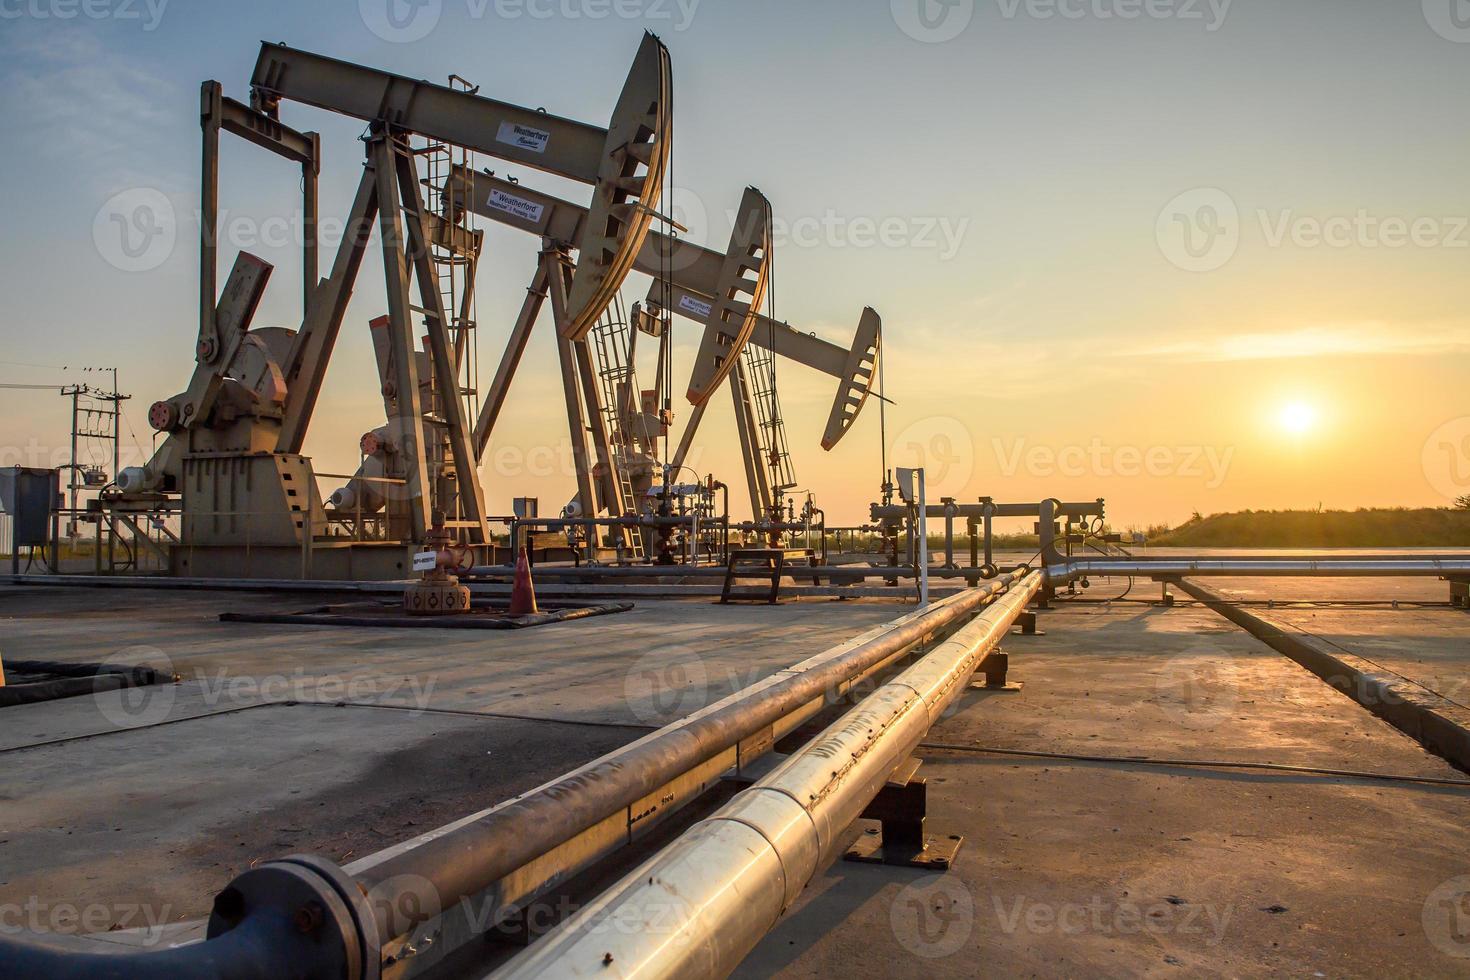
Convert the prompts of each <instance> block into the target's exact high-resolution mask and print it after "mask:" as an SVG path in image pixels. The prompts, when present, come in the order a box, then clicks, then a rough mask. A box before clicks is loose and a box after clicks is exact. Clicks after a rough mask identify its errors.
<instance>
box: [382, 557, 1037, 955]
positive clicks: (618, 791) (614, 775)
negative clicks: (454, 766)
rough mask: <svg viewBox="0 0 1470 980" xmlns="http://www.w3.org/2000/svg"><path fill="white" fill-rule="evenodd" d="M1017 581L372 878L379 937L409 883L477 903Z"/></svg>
mask: <svg viewBox="0 0 1470 980" xmlns="http://www.w3.org/2000/svg"><path fill="white" fill-rule="evenodd" d="M1010 581H1011V577H1010V576H1005V577H1002V578H999V579H996V580H995V581H993V582H990V583H987V584H986V585H984V586H981V587H979V588H975V589H970V590H967V591H965V592H962V593H959V594H958V595H956V596H953V597H951V598H950V599H948V600H946V601H945V602H944V603H943V604H940V605H936V606H931V607H930V608H929V609H927V610H925V611H924V612H922V613H919V614H918V615H916V616H913V617H911V618H909V619H907V620H905V621H902V623H903V624H902V625H901V626H898V627H897V628H895V629H892V630H890V631H888V632H886V633H883V634H882V635H880V636H878V637H875V638H874V639H872V640H869V641H868V642H866V643H862V644H860V645H858V646H855V647H853V648H852V649H850V650H848V651H847V652H845V653H843V654H842V655H841V656H838V657H835V658H833V659H831V660H829V661H826V662H824V663H822V664H819V665H817V666H815V667H813V668H812V669H810V670H805V671H803V672H801V673H799V674H794V675H791V676H789V677H786V678H784V679H782V680H780V681H778V682H776V683H774V684H771V685H769V686H767V687H764V688H763V689H762V690H761V691H760V692H759V694H758V696H755V697H751V698H748V699H741V700H735V701H732V702H730V703H728V704H726V705H724V706H723V707H720V708H717V709H716V710H714V711H710V712H708V713H703V714H699V715H696V716H694V717H692V718H689V719H686V720H685V721H683V722H681V723H676V724H675V725H673V726H669V728H667V729H663V730H660V731H659V732H656V733H654V734H653V735H650V736H648V737H646V738H644V739H640V740H639V741H637V742H634V743H633V744H632V745H629V746H626V747H625V748H623V749H620V750H618V751H617V752H613V753H611V754H609V755H606V756H604V757H603V758H602V759H600V760H598V761H597V762H595V763H592V764H591V765H589V766H585V767H583V768H582V769H580V770H578V771H577V772H575V773H573V774H570V775H568V776H566V777H563V778H562V779H560V780H557V781H556V782H553V783H548V784H546V785H545V786H543V787H541V788H540V789H538V790H535V791H533V792H531V793H528V794H526V795H525V796H523V797H520V798H519V799H516V800H513V801H511V802H510V803H508V804H506V805H505V806H503V807H500V808H497V809H495V810H492V811H490V812H488V813H486V814H485V815H484V816H482V817H480V818H479V819H477V820H474V821H472V822H470V823H467V824H463V825H457V826H454V827H453V828H452V829H449V830H447V831H446V832H445V833H443V834H442V835H441V836H438V837H435V838H434V839H432V840H428V841H425V842H424V843H422V844H421V845H420V846H418V847H415V848H413V849H412V850H411V851H405V852H404V853H402V854H399V855H396V856H394V857H392V858H389V859H388V860H386V861H383V862H382V863H380V864H378V865H376V866H374V867H373V868H371V869H368V870H366V871H364V872H363V873H362V874H360V875H359V876H358V881H359V883H360V884H361V885H362V887H363V888H364V889H365V890H372V891H373V894H374V895H375V896H377V898H378V900H377V901H375V903H374V912H375V914H376V915H377V917H378V922H377V926H378V934H379V935H381V936H383V937H384V938H385V939H386V938H388V937H397V936H400V935H402V934H404V933H405V932H407V931H408V930H409V929H410V928H412V925H413V923H411V922H410V921H408V920H407V918H406V917H405V916H404V915H403V913H402V911H401V910H402V909H404V908H411V907H412V906H413V898H414V896H413V895H412V894H404V895H399V894H397V892H396V891H395V890H396V889H398V888H400V887H401V886H402V885H403V883H405V882H406V883H407V884H408V886H409V887H419V886H421V884H422V883H423V882H424V881H427V882H428V883H429V884H430V885H432V887H433V889H434V891H435V893H436V894H437V896H438V898H439V900H440V902H441V905H442V907H445V908H447V907H449V906H450V905H451V904H453V903H457V902H459V901H460V900H461V899H463V898H468V897H471V896H474V895H476V894H478V893H479V892H481V891H482V890H484V889H485V888H487V887H488V886H490V885H491V884H493V883H494V882H496V881H498V880H499V879H501V878H502V877H504V876H505V875H507V874H509V873H511V872H512V871H515V870H517V869H518V868H521V867H522V866H524V865H526V864H527V863H529V862H530V861H532V860H533V859H535V858H537V857H539V856H541V855H542V854H545V853H546V852H548V851H550V850H552V849H553V848H555V847H557V846H559V845H561V844H563V843H565V842H566V841H568V840H571V839H572V838H573V837H575V836H576V835H577V834H578V833H580V832H582V831H584V830H586V829H587V828H589V827H592V826H594V825H595V824H597V823H599V822H600V821H602V820H605V819H607V818H608V817H610V816H611V815H613V814H615V813H618V812H619V811H621V810H624V809H626V808H627V807H629V806H631V805H633V804H634V803H636V802H638V801H639V800H642V799H644V798H645V797H647V796H648V795H649V794H651V793H653V792H654V791H655V790H657V789H659V788H660V787H661V786H663V785H665V784H666V783H668V782H669V781H670V780H672V779H674V778H675V777H677V776H678V775H680V774H681V773H684V772H687V771H688V770H690V769H692V768H694V767H695V766H698V765H699V764H701V763H702V762H705V761H707V760H708V759H711V758H713V757H714V756H716V755H717V754H719V753H720V752H722V751H724V750H726V749H728V748H730V747H732V746H734V745H737V744H738V743H740V742H741V741H742V740H744V739H746V738H748V737H750V736H751V735H754V734H756V733H758V732H760V731H762V730H763V729H765V728H766V727H767V726H770V725H772V724H774V723H775V722H777V721H779V720H781V719H782V718H783V717H785V716H786V715H788V714H790V713H791V712H793V711H795V710H797V709H799V708H801V707H802V706H804V705H807V704H809V703H811V702H813V701H816V700H818V699H820V698H822V697H823V696H825V695H826V693H827V692H829V691H831V690H834V689H836V688H837V687H838V686H839V685H841V684H842V683H843V682H845V681H846V680H848V679H849V678H851V677H853V676H855V675H857V674H860V673H862V672H864V671H866V670H867V669H868V668H870V667H871V666H873V665H874V664H877V663H881V662H883V661H885V660H888V659H891V658H892V657H893V656H895V655H896V654H897V653H898V652H900V651H902V650H905V649H907V648H908V647H910V646H912V645H913V644H915V643H917V642H919V641H920V640H921V639H922V638H923V637H925V636H928V635H930V634H932V633H934V632H935V631H937V630H939V629H942V628H943V627H945V626H947V625H949V624H951V623H954V622H956V621H958V620H959V619H961V618H962V617H964V616H965V615H967V614H969V613H971V612H973V611H975V610H976V609H978V608H980V607H981V606H983V605H985V604H986V603H988V602H990V601H991V600H992V599H993V598H994V597H995V596H996V595H997V594H999V593H1000V592H1002V591H1003V590H1004V589H1005V587H1006V586H1007V585H1008V584H1009V583H1010Z"/></svg>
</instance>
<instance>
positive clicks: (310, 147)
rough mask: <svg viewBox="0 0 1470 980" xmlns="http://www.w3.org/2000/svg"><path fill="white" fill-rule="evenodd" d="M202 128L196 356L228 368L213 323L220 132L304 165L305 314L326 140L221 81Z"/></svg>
mask: <svg viewBox="0 0 1470 980" xmlns="http://www.w3.org/2000/svg"><path fill="white" fill-rule="evenodd" d="M199 98H200V109H199V124H200V127H201V129H202V130H203V152H202V161H201V170H202V180H201V181H200V195H199V223H200V247H199V340H198V345H197V353H198V355H199V357H200V359H201V360H202V361H204V362H205V363H208V364H219V365H220V366H223V365H224V364H227V363H228V360H226V359H224V358H223V357H222V354H223V346H224V345H223V344H222V342H221V338H220V336H219V332H218V329H217V327H216V325H215V322H214V308H215V302H216V297H217V294H216V284H217V278H216V277H217V274H218V273H217V270H218V262H219V227H218V224H219V136H220V133H221V131H223V132H226V133H232V134H234V135H236V136H239V137H242V138H243V139H246V140H249V141H250V142H252V143H254V144H255V145H256V146H259V147H263V148H264V149H267V150H270V151H271V152H272V153H275V154H276V155H277V156H280V157H283V158H285V159H287V160H290V161H292V162H294V163H297V164H299V165H300V166H301V197H302V211H303V221H302V233H303V240H302V246H301V248H302V300H301V305H302V310H303V315H305V313H304V311H305V310H307V309H309V308H310V306H311V298H312V291H313V290H314V289H315V287H316V274H317V178H318V176H319V175H320V174H321V137H320V136H318V135H317V134H316V133H300V132H297V131H296V130H294V129H292V128H291V127H289V126H286V125H283V124H282V123H281V122H280V121H279V120H276V119H272V118H270V117H269V116H267V115H266V114H264V113H262V112H257V111H255V110H254V109H252V108H250V107H249V106H247V105H245V104H243V103H241V102H236V101H235V100H234V99H229V98H226V97H225V96H224V93H223V89H222V87H221V86H220V83H219V82H216V81H207V82H204V83H203V84H202V85H201V86H200V93H199Z"/></svg>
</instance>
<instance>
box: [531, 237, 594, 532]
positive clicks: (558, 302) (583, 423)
mask: <svg viewBox="0 0 1470 980" xmlns="http://www.w3.org/2000/svg"><path fill="white" fill-rule="evenodd" d="M543 254H546V253H543ZM549 262H550V268H549V269H548V273H549V276H548V278H549V281H550V290H551V311H552V317H553V319H554V320H555V321H556V323H557V324H561V323H562V322H564V320H565V318H566V316H567V288H568V286H569V285H570V283H571V278H572V263H571V258H570V257H569V256H568V255H567V254H566V252H565V251H562V250H557V251H555V252H553V253H551V255H550V259H549ZM556 356H557V361H558V363H559V364H560V366H561V388H562V399H563V401H564V402H565V406H566V412H567V428H568V435H569V436H570V437H571V442H572V464H573V466H574V467H575V469H576V475H577V496H578V498H579V499H580V500H581V502H582V510H583V512H584V513H595V512H596V510H597V497H596V495H595V491H594V488H593V486H592V468H591V466H590V465H589V464H588V459H587V420H586V418H585V416H583V414H582V399H581V396H580V394H579V392H578V386H579V379H578V377H577V363H576V355H575V353H574V352H573V350H572V342H571V341H570V340H568V339H567V337H566V335H565V334H564V333H563V332H562V331H561V329H560V328H558V329H557V332H556ZM583 553H584V554H585V556H586V557H587V558H588V559H589V560H591V559H593V558H595V557H596V553H597V542H596V540H595V538H594V536H592V535H588V539H587V540H586V541H584V542H583Z"/></svg>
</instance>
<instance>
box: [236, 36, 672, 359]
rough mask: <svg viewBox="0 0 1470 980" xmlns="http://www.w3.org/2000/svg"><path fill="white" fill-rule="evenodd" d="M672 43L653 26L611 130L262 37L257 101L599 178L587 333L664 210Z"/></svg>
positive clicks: (573, 321)
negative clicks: (302, 107) (307, 108)
mask: <svg viewBox="0 0 1470 980" xmlns="http://www.w3.org/2000/svg"><path fill="white" fill-rule="evenodd" d="M672 89H673V75H672V69H671V67H670V62H669V53H668V49H667V48H665V47H664V45H663V44H662V43H661V42H660V41H659V40H658V39H657V38H655V37H654V36H653V35H652V34H645V35H644V38H643V43H642V45H641V46H640V47H639V49H638V54H637V56H636V58H635V59H634V62H633V66H632V69H631V70H630V71H629V73H628V78H627V81H626V82H625V84H624V87H623V90H622V94H621V95H620V96H619V98H618V102H617V106H616V108H615V110H614V113H613V117H612V120H611V122H610V123H609V125H608V127H607V128H606V129H602V128H599V127H597V126H591V125H588V124H586V123H580V122H575V121H573V120H570V119H564V118H562V117H559V116H552V115H550V114H547V113H544V112H540V111H537V110H535V109H526V108H522V107H519V106H514V105H511V104H509V103H506V102H500V101H497V100H494V99H487V98H484V97H482V96H479V95H476V94H471V93H469V92H465V91H460V90H456V89H452V88H448V87H446V86H443V85H435V84H432V83H430V82H425V81H420V80H417V79H411V78H406V77H404V76H401V75H394V74H392V73H389V72H384V71H379V70H377V69H374V68H368V67H365V66H363V65H355V64H352V63H350V62H346V61H339V60H338V59H336V58H329V57H326V56H324V55H318V54H312V53H311V52H308V51H300V50H297V49H295V48H289V47H287V46H285V45H283V44H262V45H261V49H260V56H259V58H258V59H257V60H256V64H255V71H254V74H253V75H252V77H251V102H252V105H253V106H254V108H255V109H256V110H257V111H260V112H262V113H264V114H266V115H268V116H270V117H271V118H275V117H276V116H277V114H278V113H279V107H280V103H281V101H282V100H283V99H286V100H290V101H294V102H300V103H303V104H306V105H312V106H316V107H318V108H322V109H327V110H330V111H333V112H339V113H342V114H344V115H349V116H354V117H356V118H358V119H364V120H367V121H368V122H370V123H377V124H379V125H381V126H383V127H386V128H388V129H391V130H393V131H395V132H397V133H399V134H404V133H416V134H418V135H420V136H423V137H426V138H428V139H432V140H439V141H443V142H446V143H451V144H454V145H456V146H461V147H464V148H466V149H469V150H473V151H475V152H478V153H485V154H488V155H490V156H493V157H497V158H499V159H502V160H508V161H510V162H513V163H519V164H524V165H526V166H528V167H534V168H536V169H538V170H544V171H546V172H548V173H552V174H556V175H558V176H561V177H567V178H571V179H573V180H577V181H580V182H582V183H585V184H591V185H593V188H594V190H593V195H592V203H591V206H590V208H589V211H590V214H591V218H592V220H590V221H588V222H587V223H586V226H585V227H584V228H583V229H582V235H581V236H580V237H579V238H578V239H577V241H576V246H577V248H578V250H579V251H580V253H581V254H582V255H584V256H590V257H591V260H590V261H584V262H582V263H581V264H580V265H579V266H578V269H577V275H576V276H575V277H574V279H573V282H572V285H571V287H570V289H569V290H568V311H567V317H566V318H565V319H564V321H563V323H562V326H561V329H562V330H563V332H564V334H565V335H566V336H567V337H568V338H569V339H572V340H580V339H582V338H583V337H585V336H586V335H587V333H588V332H589V331H590V330H591V329H592V327H593V325H594V324H595V323H596V322H597V319H598V317H600V316H601V315H602V312H603V310H605V309H606V308H607V306H608V304H609V303H610V302H611V301H612V298H613V296H614V295H615V294H616V293H617V291H618V289H619V288H620V287H621V286H622V282H623V279H624V277H626V276H627V274H628V271H629V270H630V269H631V268H632V265H633V259H634V257H635V256H636V255H637V254H638V250H639V249H640V248H641V247H642V245H643V239H644V237H645V236H646V235H647V234H648V230H649V226H650V224H651V222H652V220H653V217H654V216H655V214H656V213H657V210H656V206H657V204H658V201H659V197H660V194H661V193H662V191H663V181H664V175H665V172H666V171H667V168H668V158H669V152H670V147H671V141H672V136H673V112H672V102H671V97H672Z"/></svg>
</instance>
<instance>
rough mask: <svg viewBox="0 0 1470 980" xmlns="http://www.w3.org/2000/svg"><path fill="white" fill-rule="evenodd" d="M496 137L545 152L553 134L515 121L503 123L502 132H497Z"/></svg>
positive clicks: (515, 144)
mask: <svg viewBox="0 0 1470 980" xmlns="http://www.w3.org/2000/svg"><path fill="white" fill-rule="evenodd" d="M495 138H496V139H498V140H499V141H500V142H502V143H509V144H510V145H511V146H518V147H520V148H521V149H523V150H530V151H531V152H532V153H545V152H546V144H547V143H549V142H551V134H550V133H548V132H547V131H546V130H544V129H536V128H535V127H533V126H522V125H520V124H518V123H513V122H503V123H501V124H500V132H498V133H496V134H495Z"/></svg>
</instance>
